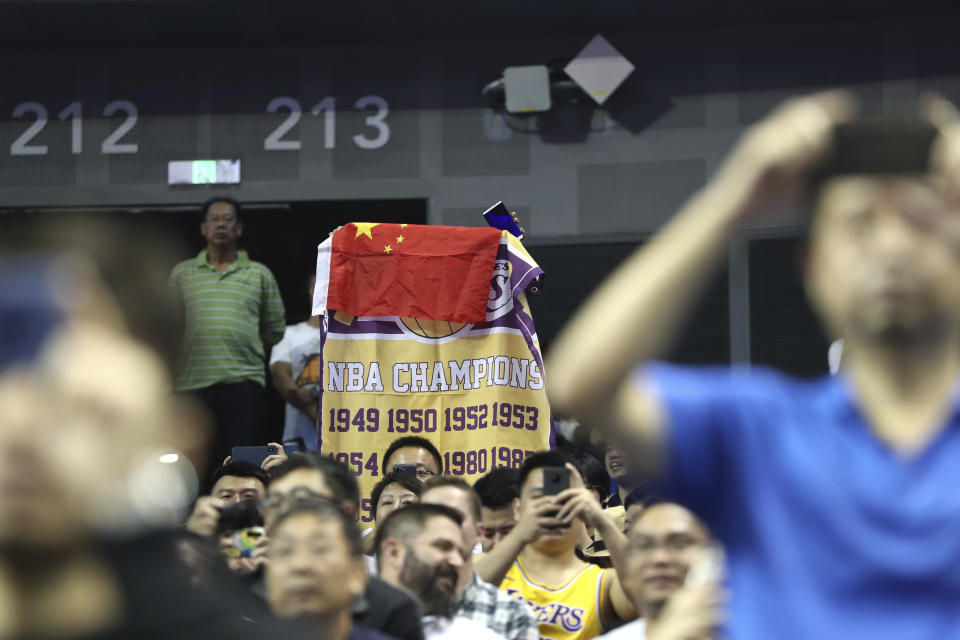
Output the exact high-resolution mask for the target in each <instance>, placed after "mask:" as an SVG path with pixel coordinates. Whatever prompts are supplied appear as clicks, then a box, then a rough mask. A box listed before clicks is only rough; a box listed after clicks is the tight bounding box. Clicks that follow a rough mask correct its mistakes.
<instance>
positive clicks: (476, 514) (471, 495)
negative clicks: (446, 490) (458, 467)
mask: <svg viewBox="0 0 960 640" xmlns="http://www.w3.org/2000/svg"><path fill="white" fill-rule="evenodd" d="M441 487H455V488H457V489H460V490H461V491H463V492H464V493H466V494H467V500H468V501H469V502H470V511H471V512H472V515H473V519H474V520H475V521H476V522H480V520H481V519H482V518H483V514H481V513H480V507H481V505H480V498H479V497H478V496H477V492H476V491H474V490H473V487H471V486H470V483H469V482H467V481H466V480H464V479H463V478H461V477H459V476H434V477H432V478H427V480H426V481H425V482H424V483H423V491H421V492H420V496H421V497H423V494H424V493H426V492H427V491H430V489H439V488H441Z"/></svg>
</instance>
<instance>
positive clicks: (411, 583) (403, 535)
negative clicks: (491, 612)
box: [376, 503, 502, 640]
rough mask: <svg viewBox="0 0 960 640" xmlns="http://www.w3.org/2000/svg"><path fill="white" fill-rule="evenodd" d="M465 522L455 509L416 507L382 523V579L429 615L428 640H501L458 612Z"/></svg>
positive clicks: (426, 619) (378, 544)
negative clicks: (405, 592)
mask: <svg viewBox="0 0 960 640" xmlns="http://www.w3.org/2000/svg"><path fill="white" fill-rule="evenodd" d="M462 524H463V519H462V518H461V517H460V514H459V513H457V512H456V511H455V510H454V509H451V508H450V507H446V506H443V505H439V504H422V503H416V504H411V505H408V506H406V507H404V508H402V509H400V510H398V511H394V512H393V513H391V514H390V515H389V516H387V518H386V519H384V521H383V522H380V523H378V525H377V533H376V548H377V562H378V564H379V566H380V576H381V577H382V578H383V579H384V580H386V581H387V582H389V583H390V584H392V585H394V586H397V587H401V588H405V589H407V590H409V591H410V592H411V593H412V594H413V595H414V596H415V597H416V598H417V599H418V600H419V602H420V606H421V609H422V611H423V632H424V637H425V638H426V640H469V639H474V638H476V639H478V640H496V639H497V638H502V636H499V635H497V634H496V633H494V632H493V631H491V630H490V629H488V628H487V627H486V626H485V625H484V624H482V623H480V622H476V621H474V620H471V619H470V618H467V617H464V616H461V615H458V614H457V609H458V608H459V598H458V592H457V584H458V582H459V580H460V568H461V567H462V566H463V564H464V558H465V557H467V556H468V554H469V553H470V551H469V549H467V547H466V543H465V542H464V540H463V533H462V531H461V526H462Z"/></svg>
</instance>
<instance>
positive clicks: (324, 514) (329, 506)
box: [268, 498, 363, 558]
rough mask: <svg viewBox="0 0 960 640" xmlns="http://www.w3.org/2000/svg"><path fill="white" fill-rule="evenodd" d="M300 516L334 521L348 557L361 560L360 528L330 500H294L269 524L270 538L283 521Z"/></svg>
mask: <svg viewBox="0 0 960 640" xmlns="http://www.w3.org/2000/svg"><path fill="white" fill-rule="evenodd" d="M302 514H310V515H312V516H316V517H317V518H318V519H319V520H322V521H324V522H326V521H328V520H335V521H336V522H337V523H339V524H340V529H341V531H342V532H343V538H344V540H345V541H346V543H347V547H348V548H349V549H350V557H352V558H361V557H362V556H363V536H362V535H361V534H360V528H359V527H357V523H356V522H355V521H354V519H353V516H351V515H350V514H348V513H347V512H346V511H345V510H344V509H343V508H342V507H341V506H340V505H338V504H337V503H336V502H334V501H332V500H322V499H317V498H302V499H299V500H295V501H294V502H293V503H292V504H291V505H290V506H289V507H287V508H286V509H284V510H283V511H282V512H281V513H280V514H279V515H278V516H277V517H276V518H274V520H273V521H272V522H271V523H270V531H269V533H270V535H271V536H272V535H273V534H274V532H275V531H276V530H277V527H279V526H280V525H282V524H283V522H284V521H285V520H287V519H289V518H292V517H294V516H298V515H302ZM268 553H269V552H268Z"/></svg>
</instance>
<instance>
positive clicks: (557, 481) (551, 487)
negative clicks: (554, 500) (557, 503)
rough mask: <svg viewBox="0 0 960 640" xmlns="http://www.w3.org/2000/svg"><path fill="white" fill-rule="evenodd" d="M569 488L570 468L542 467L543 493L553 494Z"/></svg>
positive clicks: (546, 494)
mask: <svg viewBox="0 0 960 640" xmlns="http://www.w3.org/2000/svg"><path fill="white" fill-rule="evenodd" d="M569 488H570V469H567V468H566V467H544V469H543V495H545V496H555V495H557V494H559V493H563V492H564V491H566V490H567V489H569Z"/></svg>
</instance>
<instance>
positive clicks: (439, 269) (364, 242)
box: [317, 222, 501, 324]
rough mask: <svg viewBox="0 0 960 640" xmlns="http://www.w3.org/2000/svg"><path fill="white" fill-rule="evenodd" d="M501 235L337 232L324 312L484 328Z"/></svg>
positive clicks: (424, 230) (369, 228)
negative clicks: (421, 320) (402, 317)
mask: <svg viewBox="0 0 960 640" xmlns="http://www.w3.org/2000/svg"><path fill="white" fill-rule="evenodd" d="M500 236H501V232H500V230H498V229H487V228H468V227H448V226H440V225H436V226H434V225H430V226H425V225H413V224H386V223H375V222H351V223H350V224H348V225H345V226H344V227H342V228H341V229H339V230H338V231H337V232H336V233H335V234H333V243H332V249H331V252H330V270H329V273H330V279H329V285H328V289H327V302H326V307H327V308H329V309H335V310H337V311H345V312H346V313H349V314H351V315H354V316H409V317H413V318H427V319H430V320H447V321H450V322H465V323H470V324H479V323H482V322H483V321H484V320H485V319H486V313H487V299H488V297H489V294H490V278H491V276H492V275H493V266H494V261H495V260H496V257H497V248H498V247H499V245H500ZM317 284H318V286H322V285H321V283H319V282H318V283H317Z"/></svg>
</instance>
